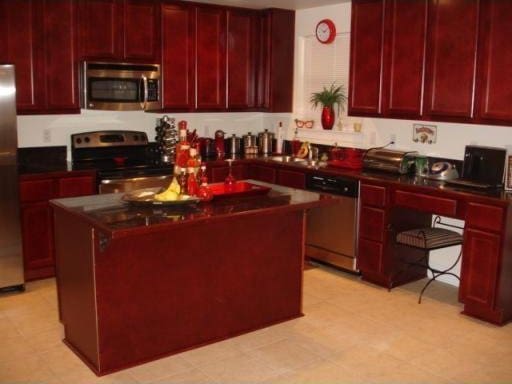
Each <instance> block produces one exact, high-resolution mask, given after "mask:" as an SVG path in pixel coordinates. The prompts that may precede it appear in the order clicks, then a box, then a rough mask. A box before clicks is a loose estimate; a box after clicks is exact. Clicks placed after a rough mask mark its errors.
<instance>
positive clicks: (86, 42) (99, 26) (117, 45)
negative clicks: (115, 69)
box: [79, 0, 123, 59]
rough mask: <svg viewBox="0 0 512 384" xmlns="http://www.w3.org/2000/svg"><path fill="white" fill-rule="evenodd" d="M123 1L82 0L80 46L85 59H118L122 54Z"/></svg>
mask: <svg viewBox="0 0 512 384" xmlns="http://www.w3.org/2000/svg"><path fill="white" fill-rule="evenodd" d="M121 7H122V2H121V1H120V0H81V1H80V25H79V32H80V47H81V52H82V57H83V58H84V59H116V58H119V57H121V56H122V52H121V51H122V47H121V42H122V40H121V39H120V37H121V32H122V27H123V25H122V18H121V17H120V16H121V15H122V12H121Z"/></svg>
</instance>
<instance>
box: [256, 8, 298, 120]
mask: <svg viewBox="0 0 512 384" xmlns="http://www.w3.org/2000/svg"><path fill="white" fill-rule="evenodd" d="M257 28H258V38H256V41H257V42H259V44H258V47H257V50H258V59H257V66H258V68H257V71H256V72H257V90H256V95H257V96H256V105H257V107H258V108H260V109H263V110H265V111H268V112H292V109H293V60H294V51H295V47H294V37H295V12H294V11H290V10H284V9H268V10H264V11H263V13H262V14H260V16H259V18H258V26H257Z"/></svg>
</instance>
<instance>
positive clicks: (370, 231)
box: [358, 175, 512, 325]
mask: <svg viewBox="0 0 512 384" xmlns="http://www.w3.org/2000/svg"><path fill="white" fill-rule="evenodd" d="M360 199H361V210H360V223H359V241H358V249H359V253H358V267H359V269H360V270H361V274H362V277H363V279H364V280H366V281H369V282H372V283H375V284H378V285H381V286H384V287H395V286H398V285H402V284H405V283H407V282H410V281H414V280H417V279H420V278H423V277H425V276H426V269H418V268H405V267H404V266H405V265H406V264H408V263H412V262H414V261H416V260H418V259H420V257H421V255H422V253H424V250H422V249H419V248H412V247H403V246H402V245H401V244H398V243H397V242H396V241H395V239H396V234H397V233H400V232H403V231H407V230H412V229H417V228H423V227H429V226H431V223H432V215H441V216H446V217H450V218H456V219H460V220H464V221H465V228H464V235H463V242H462V259H461V260H462V266H461V275H460V287H459V301H460V302H461V303H463V305H464V309H463V313H464V314H466V315H469V316H474V317H477V318H479V319H482V320H485V321H489V322H491V323H494V324H500V325H501V324H504V323H506V322H508V321H510V320H511V319H512V241H511V234H510V232H511V228H512V217H511V216H512V215H511V210H510V200H509V197H508V195H507V194H506V193H504V192H503V191H501V190H500V191H486V192H480V191H472V190H469V189H457V188H452V187H444V186H443V185H442V184H440V183H437V184H436V183H432V182H429V181H426V180H425V181H424V180H423V179H421V178H416V179H412V178H404V179H403V180H399V179H395V180H391V179H390V180H389V181H388V180H386V179H383V178H378V177H372V176H370V175H368V176H367V177H362V179H361V193H360Z"/></svg>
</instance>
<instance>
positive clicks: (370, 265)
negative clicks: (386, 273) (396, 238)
mask: <svg viewBox="0 0 512 384" xmlns="http://www.w3.org/2000/svg"><path fill="white" fill-rule="evenodd" d="M358 246H359V247H358V253H357V268H358V269H360V270H361V271H362V272H363V273H364V272H381V269H382V267H381V266H382V255H383V245H382V243H377V242H375V241H371V240H366V239H359V243H358Z"/></svg>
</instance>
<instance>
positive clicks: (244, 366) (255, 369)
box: [198, 355, 287, 383]
mask: <svg viewBox="0 0 512 384" xmlns="http://www.w3.org/2000/svg"><path fill="white" fill-rule="evenodd" d="M198 369H199V370H200V371H201V372H202V373H204V374H205V375H206V376H208V377H210V378H211V379H212V380H213V381H214V382H217V383H256V382H261V381H265V380H269V379H271V378H275V377H277V376H279V375H281V374H283V373H285V372H287V371H286V370H284V369H279V368H277V367H276V366H274V365H269V364H268V363H266V362H264V361H262V360H260V359H258V358H257V357H255V356H246V355H238V356H236V357H233V358H230V359H225V360H222V361H218V362H211V363H210V364H206V365H202V366H200V367H198Z"/></svg>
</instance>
